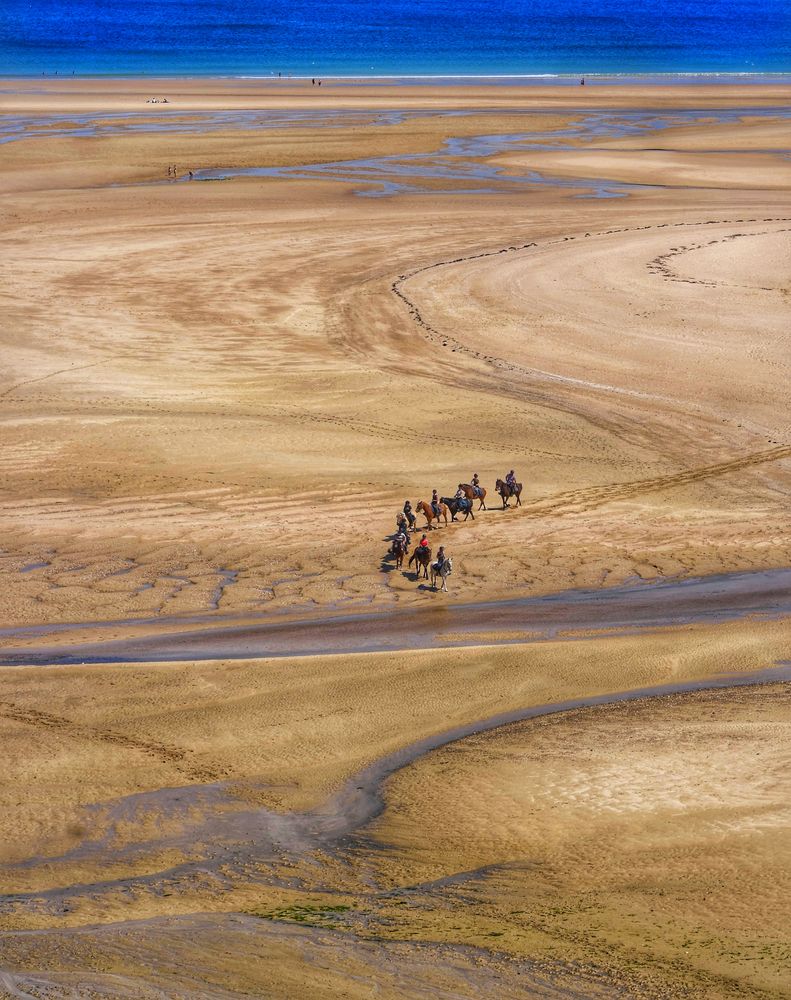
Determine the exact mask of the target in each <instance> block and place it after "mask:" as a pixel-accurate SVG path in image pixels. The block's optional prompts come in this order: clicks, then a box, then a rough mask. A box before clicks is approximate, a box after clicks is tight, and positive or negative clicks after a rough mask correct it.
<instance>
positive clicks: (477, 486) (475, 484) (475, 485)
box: [470, 472, 481, 497]
mask: <svg viewBox="0 0 791 1000" xmlns="http://www.w3.org/2000/svg"><path fill="white" fill-rule="evenodd" d="M470 485H471V486H472V492H473V495H474V496H476V497H479V496H480V495H481V481H480V479H479V478H478V473H477V472H474V473H473V475H472V482H471V483H470Z"/></svg>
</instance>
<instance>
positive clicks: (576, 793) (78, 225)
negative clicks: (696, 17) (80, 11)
mask: <svg viewBox="0 0 791 1000" xmlns="http://www.w3.org/2000/svg"><path fill="white" fill-rule="evenodd" d="M585 90H586V92H585V93H584V94H580V92H579V90H575V89H574V88H569V87H558V88H544V87H529V88H520V87H507V86H506V87H499V86H497V87H483V86H480V87H479V86H472V85H471V86H465V87H433V88H432V87H425V86H416V87H387V86H385V87H383V86H374V85H371V86H368V85H363V86H343V87H341V86H334V85H333V86H330V87H328V88H327V89H326V91H325V89H324V88H322V93H321V98H320V100H321V104H319V99H318V96H317V95H316V94H315V93H310V92H309V90H306V89H305V86H304V84H297V83H296V82H295V81H291V82H283V83H282V84H271V83H265V82H261V81H173V80H170V81H167V84H165V81H148V80H147V81H111V82H106V81H79V80H75V81H57V82H55V81H51V80H47V81H27V82H26V83H25V84H24V86H23V85H21V84H18V83H15V82H13V81H12V82H9V81H6V83H5V84H4V87H3V91H4V92H3V93H2V94H1V95H0V114H2V113H3V112H6V113H7V114H9V115H11V116H14V121H13V123H12V122H11V121H10V119H8V120H7V121H6V122H5V123H2V122H0V126H3V125H5V126H6V127H7V128H10V129H11V130H12V131H13V130H17V131H16V134H17V136H18V135H19V130H21V133H22V136H23V137H22V138H19V137H17V138H15V140H14V141H12V142H8V143H6V144H5V145H4V146H3V150H4V156H3V165H2V167H0V172H1V173H2V180H3V192H4V193H3V196H2V202H1V203H0V207H1V208H2V212H3V220H4V228H5V242H4V245H3V255H4V262H5V263H6V264H7V266H6V267H5V268H4V269H3V271H2V277H1V278H0V290H1V291H2V293H3V296H4V299H3V302H4V323H3V328H2V334H1V336H2V350H3V358H4V361H5V365H4V369H3V372H2V375H1V376H0V378H1V379H2V381H1V383H0V408H1V409H0V434H2V449H0V470H2V473H3V485H2V495H1V496H0V526H1V527H2V532H3V543H2V551H1V552H0V582H2V587H3V606H2V622H0V626H2V630H1V631H0V646H1V647H2V648H1V649H0V659H2V661H3V662H4V663H6V664H8V663H11V662H13V663H16V664H20V665H18V666H8V665H6V666H3V667H2V669H0V689H1V693H0V729H2V734H3V745H4V752H5V770H6V776H5V779H4V781H3V783H2V785H1V786H0V795H2V809H1V810H0V814H1V815H2V819H0V830H2V835H3V836H2V844H3V846H2V852H3V853H2V862H3V863H2V866H0V879H2V892H3V893H4V895H3V897H2V901H1V902H2V906H1V907H0V921H1V922H2V930H0V967H1V968H2V970H3V971H2V972H1V973H0V991H5V992H7V993H8V994H9V995H11V996H23V995H33V996H40V995H54V996H58V995H69V991H70V990H71V991H74V990H79V991H81V995H85V996H102V997H104V996H119V997H120V996H155V995H158V994H157V992H156V991H157V990H160V991H163V990H164V991H165V992H170V993H172V994H173V995H183V996H196V997H197V996H217V997H226V996H227V997H231V996H239V995H243V994H244V993H245V992H246V993H247V994H249V993H253V994H262V993H265V994H276V995H282V996H316V997H320V996H321V997H323V996H327V995H342V994H343V993H344V992H345V993H347V994H348V995H352V996H357V995H359V996H361V997H362V996H368V995H370V994H371V992H372V990H373V988H374V986H375V987H377V988H378V989H379V991H380V993H381V995H382V996H385V997H388V996H392V997H403V996H423V995H426V994H427V993H429V994H430V995H436V996H449V997H450V996H459V995H461V996H473V995H480V994H482V993H486V994H491V993H493V992H496V993H497V994H498V995H502V996H512V995H513V996H519V995H524V990H525V984H526V983H527V984H529V989H530V991H531V995H536V996H547V997H552V998H560V997H569V996H571V997H591V998H593V997H598V996H607V997H612V996H630V997H657V998H659V997H662V998H663V1000H664V998H671V997H672V998H675V997H679V998H681V997H685V996H689V995H694V996H696V997H702V998H711V1000H714V998H721V997H730V996H733V997H736V996H739V997H743V996H755V997H759V996H760V997H767V996H771V997H780V996H783V995H785V994H784V992H783V990H784V988H785V987H784V983H785V982H787V980H788V976H787V974H786V973H787V968H786V965H787V958H788V956H787V950H784V945H783V943H782V940H781V931H782V928H783V927H784V926H787V924H788V919H789V914H788V912H787V903H786V900H787V899H788V898H789V895H788V892H787V887H786V886H785V882H784V875H783V871H784V870H787V868H784V859H785V858H787V852H788V843H787V830H788V822H787V817H786V815H785V813H784V811H783V809H784V806H783V803H784V802H787V800H788V789H787V785H786V778H785V775H786V774H787V773H788V767H787V760H786V757H787V746H786V742H787V740H786V735H787V727H788V723H789V718H788V703H787V685H785V684H784V683H780V679H781V678H783V677H784V676H785V675H784V674H783V673H782V671H783V669H785V668H782V667H781V666H779V665H781V664H783V663H784V662H786V661H788V660H789V659H791V652H790V650H791V646H790V645H789V628H788V621H789V619H788V611H789V607H788V600H789V596H788V595H789V587H788V580H787V575H788V567H789V566H791V533H790V532H789V519H788V497H789V491H790V490H791V458H790V456H791V440H790V439H789V433H791V426H789V412H791V407H790V406H789V402H791V401H790V400H789V395H788V392H789V390H788V386H789V380H788V377H787V375H788V358H789V357H790V356H791V345H789V334H788V331H789V329H791V324H789V322H788V318H789V311H788V291H789V286H788V277H789V270H788V268H787V267H786V266H785V262H786V261H787V259H788V250H789V245H790V244H789V230H791V197H790V196H789V192H790V190H791V189H790V188H789V183H788V162H789V161H788V155H789V152H791V147H789V143H788V137H787V129H786V124H787V123H786V122H785V120H784V119H783V118H782V116H780V112H779V111H778V109H786V108H787V105H788V97H789V93H788V89H787V88H783V87H779V86H770V87H758V86H749V87H747V86H745V87H740V86H728V87H709V86H704V87H670V88H662V87H650V88H649V87H645V88H636V89H635V88H624V87H609V88H608V87H604V86H602V87H599V86H596V87H591V88H590V89H588V88H585ZM160 93H166V94H167V96H168V97H169V99H170V100H171V104H169V105H168V106H167V108H164V107H163V106H161V105H157V106H151V105H147V104H146V103H145V101H146V98H148V97H150V96H152V94H157V95H160ZM226 112H228V113H233V114H236V115H239V117H238V118H237V119H233V118H228V117H224V115H225V113H226ZM457 112H464V114H462V115H459V114H457ZM275 113H277V114H278V115H281V116H282V115H285V116H286V118H288V117H289V116H290V118H289V120H288V121H286V120H284V119H283V118H282V117H281V118H280V119H279V120H277V121H276V122H274V124H273V118H272V115H274V114H275ZM108 114H118V115H120V116H121V117H120V119H118V120H116V119H112V120H110V119H108V118H107V117H102V116H107V115H108ZM303 114H308V115H312V116H313V120H308V121H306V120H304V119H303V118H301V117H300V116H301V115H303ZM178 115H181V116H182V118H183V117H185V116H190V115H197V116H198V117H200V116H201V115H205V118H204V119H203V120H200V121H199V122H195V121H194V120H192V119H190V122H189V123H188V127H187V128H186V129H183V128H182V126H183V124H184V122H183V120H182V122H181V123H180V124H179V122H178V119H177V118H176V117H173V116H178ZM257 115H260V118H256V116H257ZM349 115H352V116H356V115H359V116H360V117H358V118H351V119H350V118H349ZM613 115H614V117H613ZM53 116H61V117H60V118H59V119H58V120H57V121H56V122H53ZM69 116H71V117H72V119H73V120H71V121H69ZM91 116H95V119H91ZM245 116H246V117H245ZM267 116H269V117H267ZM339 116H340V118H339ZM343 116H346V117H343ZM607 116H609V117H607ZM663 116H664V117H663ZM37 117H38V121H37ZM619 118H620V119H621V120H618V119H619ZM20 119H21V121H20ZM78 119H79V120H78ZM340 119H342V120H340ZM141 123H142V125H143V128H142V129H141V128H140V127H139V126H140V125H141ZM164 123H167V124H168V128H166V129H160V128H159V127H158V126H159V125H160V124H164ZM149 126H150V127H149ZM171 126H175V127H171ZM85 128H88V130H89V131H90V130H93V132H94V134H82V133H83V131H84V129H85ZM48 130H50V131H54V132H58V130H60V133H59V134H53V135H41V134H36V133H37V132H39V133H40V132H42V131H44V132H46V131H48ZM0 131H2V129H1V128H0ZM484 136H485V137H487V138H486V139H483V138H481V137H484ZM492 136H494V137H495V138H494V139H492V138H491V137H492ZM520 137H521V138H520ZM174 162H176V163H177V164H178V167H179V169H178V174H179V177H180V178H182V177H183V176H184V173H185V171H186V170H187V169H193V170H194V171H195V172H196V176H197V177H200V176H205V177H207V178H208V177H209V176H211V173H212V171H215V172H217V171H219V172H220V173H222V172H225V173H226V174H229V173H232V172H233V171H237V172H238V171H239V170H248V176H241V175H240V176H234V177H232V178H231V179H228V180H224V181H209V180H206V181H200V180H196V181H194V182H188V181H187V182H182V181H181V180H180V181H179V182H177V183H174V182H173V181H172V180H170V181H169V180H168V174H167V167H168V165H170V164H172V163H174ZM308 167H310V168H311V169H310V170H306V168H308ZM248 168H249V169H253V170H256V171H260V170H263V171H265V172H268V173H266V174H265V175H254V174H250V173H249V169H248ZM201 171H203V173H201ZM272 171H277V176H276V175H274V174H273V173H272ZM372 177H373V181H372ZM405 177H407V179H408V181H409V183H408V184H404V179H405ZM372 193H376V194H378V195H380V196H379V197H369V195H370V194H372ZM591 193H599V194H603V195H605V197H596V198H591V197H589V195H590V194H591ZM381 195H384V196H381ZM613 195H614V196H613ZM509 468H516V469H517V472H518V474H519V478H520V479H522V480H523V482H524V484H525V489H524V493H523V497H522V501H523V505H522V507H521V508H519V509H516V510H514V509H511V510H505V511H504V510H502V509H499V508H500V504H499V502H498V498H497V497H493V495H492V494H493V490H492V487H493V483H494V479H495V477H496V476H501V475H502V474H503V473H504V472H505V471H506V470H507V469H509ZM474 471H476V472H479V473H480V475H481V478H482V481H483V483H484V485H485V486H486V487H487V489H488V490H489V495H488V497H487V502H488V506H489V510H486V511H480V512H477V511H476V517H475V520H474V521H469V522H467V523H466V524H453V525H450V526H448V527H447V528H446V527H442V528H441V529H439V530H438V531H434V532H431V535H432V544H433V545H434V546H435V547H436V546H437V545H438V544H440V542H441V543H444V544H445V545H446V546H447V547H448V548H449V549H450V551H451V554H452V555H453V557H454V574H453V576H452V577H451V580H450V588H451V590H450V594H449V595H444V594H438V593H434V592H433V591H431V590H430V589H427V588H425V587H421V586H418V584H417V582H416V581H415V580H414V579H413V577H412V575H411V574H410V573H401V572H399V571H396V570H395V569H394V568H393V566H392V563H391V562H390V561H388V560H387V559H386V558H385V553H386V549H387V546H388V544H389V536H390V535H391V533H392V530H393V526H394V517H395V513H396V511H397V510H399V509H400V507H401V505H402V504H403V501H404V499H405V498H406V497H409V499H410V500H412V502H413V503H414V502H415V501H416V500H418V499H425V498H427V497H428V496H430V492H431V489H432V488H433V487H437V488H438V489H439V491H440V493H441V494H446V495H450V494H452V493H453V492H454V491H455V488H456V484H457V483H458V482H459V481H469V478H470V476H471V475H472V473H473V472H474ZM420 524H421V526H422V519H421V521H420ZM421 647H424V648H421ZM376 650H381V651H379V652H376ZM333 653H334V655H327V654H333ZM295 654H310V655H302V656H297V655H295ZM317 654H320V655H317ZM86 657H87V658H96V659H99V660H101V659H105V660H107V661H110V660H118V661H119V662H106V663H104V664H102V663H95V664H93V665H90V666H81V665H80V663H69V660H70V659H75V658H86ZM265 657H268V658H265ZM272 657H275V658H272ZM134 660H138V661H139V662H137V663H135V662H133V661H134ZM130 661H132V662H130ZM50 663H51V664H55V665H52V666H47V665H44V664H50ZM764 671H774V673H770V674H765V673H763V672H764ZM756 672H758V674H756ZM723 675H732V680H733V681H739V682H741V681H751V680H752V681H755V680H756V679H763V680H766V679H767V678H770V677H771V678H774V680H775V682H776V683H774V684H770V685H769V686H758V687H756V686H752V687H746V688H740V689H739V690H733V691H726V690H721V691H716V692H705V691H700V692H697V693H694V692H689V691H688V690H687V686H688V685H693V686H694V685H700V684H702V685H704V686H708V685H711V684H713V683H717V682H718V681H717V678H722V677H723ZM668 685H669V688H668V687H665V688H663V689H664V690H676V691H677V692H682V691H687V693H684V694H682V693H677V694H675V695H672V696H668V697H660V696H658V692H657V691H656V690H654V689H656V688H657V687H660V686H668ZM645 689H651V690H652V691H653V693H654V695H656V697H652V698H647V699H645V700H643V701H638V702H634V703H631V702H630V703H629V704H626V705H623V704H621V705H608V704H605V703H604V702H607V701H609V700H611V699H612V697H613V696H614V695H618V693H623V692H642V693H643V694H645V693H646V691H645ZM586 699H587V701H586ZM591 699H592V700H591ZM567 703H568V704H567ZM580 704H587V705H588V707H587V708H584V709H580V708H579V705H580ZM574 705H577V709H574ZM541 706H555V707H556V708H557V707H565V708H566V709H568V711H564V712H561V713H560V714H553V715H552V717H551V718H550V717H549V716H547V717H544V718H531V716H532V715H535V714H536V710H539V709H540V707H541ZM517 718H521V719H523V720H524V721H521V722H518V723H517V724H514V725H508V726H504V725H503V724H504V723H506V722H508V721H509V720H510V721H512V722H513V720H515V719H517ZM486 720H490V722H492V724H495V723H497V724H498V727H497V728H495V729H491V731H489V732H486V733H484V732H482V730H483V729H484V728H486V726H485V725H484V724H485V722H486ZM476 731H478V735H475V733H476ZM449 733H450V734H451V735H453V737H454V738H453V742H451V743H448V741H447V739H446V737H447V735H448V734H449ZM443 734H444V735H443ZM432 748H436V749H433V750H432ZM388 761H390V762H392V761H400V762H401V763H399V765H398V769H397V770H396V771H394V770H393V768H392V767H390V766H389V765H388ZM388 776H389V777H388ZM349 782H351V783H352V784H351V785H350V784H349ZM355 782H357V783H355ZM358 783H359V786H360V787H358ZM358 793H359V794H358ZM355 803H356V804H357V805H359V804H360V803H362V804H363V805H364V806H365V808H361V809H359V810H358V809H357V805H355ZM372 803H373V807H372ZM756 914H761V915H762V918H763V924H761V923H760V922H759V920H758V918H757V917H756ZM229 953H230V955H229ZM328 965H331V966H332V968H333V970H334V971H330V970H328V969H327V968H326V967H327V966H328ZM340 976H343V977H344V980H343V983H341V980H340V978H339V977H340Z"/></svg>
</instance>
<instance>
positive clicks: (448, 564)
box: [431, 559, 453, 594]
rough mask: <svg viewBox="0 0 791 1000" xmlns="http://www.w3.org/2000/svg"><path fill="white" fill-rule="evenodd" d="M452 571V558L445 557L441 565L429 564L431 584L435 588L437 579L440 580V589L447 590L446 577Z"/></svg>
mask: <svg viewBox="0 0 791 1000" xmlns="http://www.w3.org/2000/svg"><path fill="white" fill-rule="evenodd" d="M452 572H453V560H452V559H446V560H445V561H444V562H443V563H442V565H441V566H437V564H436V563H432V564H431V586H432V587H433V588H434V589H435V590H436V589H437V580H442V588H441V589H442V590H444V591H445V593H446V594H447V592H448V577H449V576H450V574H451V573H452Z"/></svg>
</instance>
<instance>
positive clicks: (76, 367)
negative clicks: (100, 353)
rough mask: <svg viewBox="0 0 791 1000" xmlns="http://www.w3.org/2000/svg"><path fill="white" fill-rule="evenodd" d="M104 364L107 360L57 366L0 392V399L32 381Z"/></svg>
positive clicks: (42, 380) (43, 380)
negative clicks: (55, 368) (63, 366)
mask: <svg viewBox="0 0 791 1000" xmlns="http://www.w3.org/2000/svg"><path fill="white" fill-rule="evenodd" d="M106 364H107V361H92V362H91V363H90V364H88V365H72V366H71V368H58V369H57V370H56V371H54V372H50V373H49V374H48V375H39V376H37V377H36V378H26V379H23V380H22V381H21V382H17V383H16V384H15V385H12V386H9V388H8V389H4V390H3V391H2V392H0V399H5V398H6V397H7V396H10V395H11V394H12V393H14V392H16V391H17V389H21V388H22V386H23V385H32V384H33V383H34V382H46V381H47V379H50V378H55V376H56V375H65V374H66V373H67V372H81V371H84V370H85V369H86V368H97V367H98V366H99V365H106Z"/></svg>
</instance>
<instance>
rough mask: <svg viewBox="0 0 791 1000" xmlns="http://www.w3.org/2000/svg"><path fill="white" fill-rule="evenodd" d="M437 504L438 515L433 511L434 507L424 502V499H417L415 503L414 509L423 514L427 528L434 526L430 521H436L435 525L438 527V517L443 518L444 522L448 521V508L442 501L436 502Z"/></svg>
mask: <svg viewBox="0 0 791 1000" xmlns="http://www.w3.org/2000/svg"><path fill="white" fill-rule="evenodd" d="M437 506H438V507H439V517H437V515H436V514H435V513H434V508H433V507H432V506H431V504H430V503H426V501H425V500H418V502H417V503H416V504H415V511H416V512H417V511H420V512H421V513H422V514H423V516H424V517H425V519H426V527H427V528H428V529H429V530H430V529H431V528H433V527H434V525H433V524H432V523H431V522H432V521H436V522H437V527H439V518H440V517H444V518H445V524H447V523H448V508H447V507H446V506H445V504H444V503H441V504H438V505H437Z"/></svg>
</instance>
